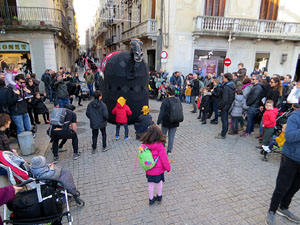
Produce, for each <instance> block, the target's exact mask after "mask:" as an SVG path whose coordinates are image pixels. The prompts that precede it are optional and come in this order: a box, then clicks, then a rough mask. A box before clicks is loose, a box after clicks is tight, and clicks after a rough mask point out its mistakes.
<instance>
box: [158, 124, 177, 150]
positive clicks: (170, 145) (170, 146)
mask: <svg viewBox="0 0 300 225" xmlns="http://www.w3.org/2000/svg"><path fill="white" fill-rule="evenodd" d="M176 130H177V127H173V128H169V127H163V126H161V131H162V133H163V134H164V135H167V134H168V150H167V152H170V153H171V152H172V149H173V144H174V139H175V133H176Z"/></svg>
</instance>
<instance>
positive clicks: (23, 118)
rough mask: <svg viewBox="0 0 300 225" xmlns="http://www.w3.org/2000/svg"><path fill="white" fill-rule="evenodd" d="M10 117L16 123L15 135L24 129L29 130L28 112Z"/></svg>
mask: <svg viewBox="0 0 300 225" xmlns="http://www.w3.org/2000/svg"><path fill="white" fill-rule="evenodd" d="M11 118H12V120H13V121H14V123H15V124H16V127H17V135H18V134H20V133H22V132H24V131H30V129H31V125H30V118H29V115H28V113H26V114H23V115H17V116H11Z"/></svg>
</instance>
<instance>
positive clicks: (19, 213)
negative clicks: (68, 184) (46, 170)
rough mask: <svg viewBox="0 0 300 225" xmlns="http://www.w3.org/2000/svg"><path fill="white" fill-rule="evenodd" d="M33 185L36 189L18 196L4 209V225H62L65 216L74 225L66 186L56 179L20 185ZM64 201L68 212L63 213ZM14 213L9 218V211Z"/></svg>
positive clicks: (31, 179) (27, 182) (32, 181)
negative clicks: (49, 224)
mask: <svg viewBox="0 0 300 225" xmlns="http://www.w3.org/2000/svg"><path fill="white" fill-rule="evenodd" d="M28 184H32V185H33V186H34V187H35V188H34V189H31V190H27V191H22V192H19V193H17V194H16V196H15V198H14V200H13V201H11V202H9V203H7V204H6V205H5V206H4V209H3V214H4V215H3V224H4V225H6V224H48V223H51V224H52V225H61V224H62V223H61V220H62V218H63V217H64V216H66V217H67V220H68V224H69V225H72V222H73V221H72V217H71V213H70V207H69V203H68V195H67V191H66V189H65V188H64V184H63V183H62V182H60V181H58V180H54V179H43V181H41V180H38V179H33V178H30V179H29V180H27V181H25V182H23V183H21V184H19V185H18V186H19V187H23V186H25V185H28ZM63 201H65V203H66V211H65V212H63V207H62V205H63ZM7 208H8V209H9V210H11V211H12V213H11V214H10V216H9V217H8V210H7Z"/></svg>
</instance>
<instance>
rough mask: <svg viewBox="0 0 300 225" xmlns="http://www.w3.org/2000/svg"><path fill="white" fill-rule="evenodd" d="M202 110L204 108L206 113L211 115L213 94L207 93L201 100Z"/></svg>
mask: <svg viewBox="0 0 300 225" xmlns="http://www.w3.org/2000/svg"><path fill="white" fill-rule="evenodd" d="M199 108H200V109H201V110H202V108H204V112H206V113H209V112H210V111H211V93H210V92H205V93H203V96H202V98H201V103H200V107H199Z"/></svg>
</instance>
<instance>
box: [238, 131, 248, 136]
mask: <svg viewBox="0 0 300 225" xmlns="http://www.w3.org/2000/svg"><path fill="white" fill-rule="evenodd" d="M248 136H249V134H248V133H246V132H244V133H243V134H241V135H240V137H248Z"/></svg>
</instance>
